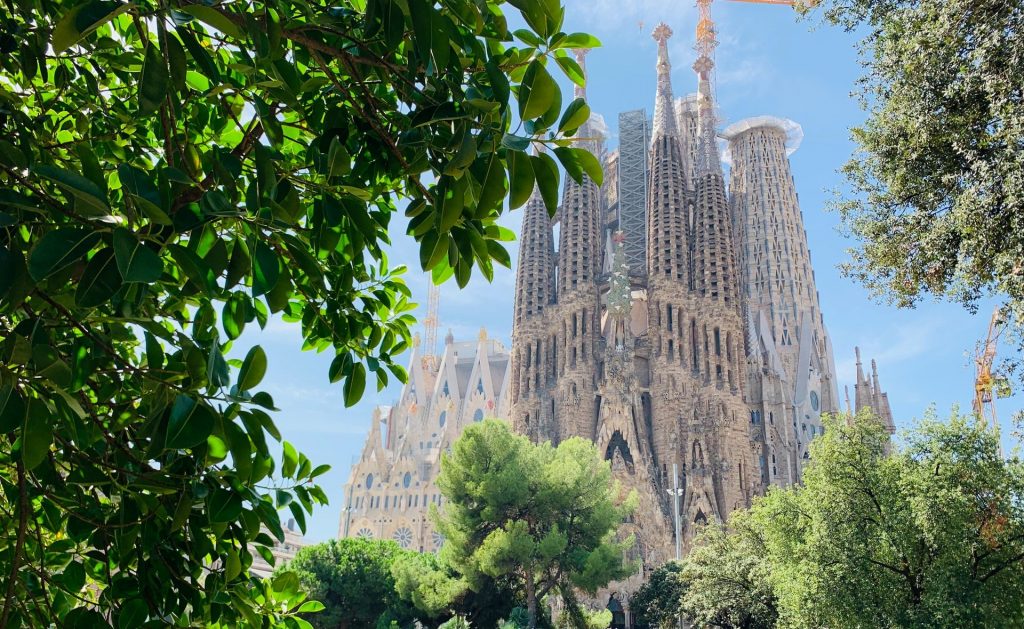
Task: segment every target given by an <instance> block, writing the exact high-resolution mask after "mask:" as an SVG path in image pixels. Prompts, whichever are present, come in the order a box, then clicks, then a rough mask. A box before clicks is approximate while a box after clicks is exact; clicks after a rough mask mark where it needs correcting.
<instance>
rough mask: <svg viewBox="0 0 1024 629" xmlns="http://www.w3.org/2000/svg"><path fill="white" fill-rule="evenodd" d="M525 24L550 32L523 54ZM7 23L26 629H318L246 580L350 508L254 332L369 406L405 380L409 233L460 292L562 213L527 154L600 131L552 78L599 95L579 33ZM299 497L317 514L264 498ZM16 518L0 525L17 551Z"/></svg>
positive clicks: (4, 455) (176, 22)
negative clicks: (524, 235) (333, 491)
mask: <svg viewBox="0 0 1024 629" xmlns="http://www.w3.org/2000/svg"><path fill="white" fill-rule="evenodd" d="M503 11H518V12H520V13H521V14H522V15H523V16H524V17H525V19H526V22H527V24H528V25H530V26H529V29H528V30H526V31H521V32H520V33H518V40H513V39H512V37H511V35H510V34H509V33H508V27H507V23H508V19H509V17H511V16H508V17H506V16H505V15H504V14H503V13H502V12H503ZM9 13H10V14H9V15H8V16H6V19H7V22H5V23H4V31H5V32H9V33H11V37H9V38H8V39H11V40H12V41H14V42H15V44H14V45H15V48H14V49H12V51H10V52H11V54H5V55H0V73H2V75H3V78H4V81H3V84H4V85H5V86H6V88H7V92H5V93H6V97H5V100H4V106H3V115H2V116H0V138H2V139H0V357H2V358H3V360H2V361H0V362H2V368H0V432H2V433H3V434H4V435H5V437H6V438H5V439H4V440H2V441H3V442H4V443H6V444H7V449H6V450H3V451H2V452H0V485H2V486H3V487H7V488H11V487H18V486H19V484H20V483H21V481H19V478H18V473H19V472H18V462H19V461H21V462H22V463H24V467H25V468H26V475H25V477H24V479H22V481H23V484H24V487H25V488H26V490H25V495H26V496H27V497H28V498H29V504H30V509H31V513H29V519H28V520H27V521H28V522H31V523H32V525H33V526H34V527H35V526H38V528H39V530H38V531H27V533H29V534H28V535H26V536H25V540H26V541H25V550H24V556H25V557H32V558H45V561H46V562H49V563H48V564H47V565H45V566H43V565H40V568H39V570H40V571H39V572H38V574H39V577H41V578H37V577H36V576H34V575H36V572H32V571H25V570H21V571H19V576H18V578H17V579H16V580H15V581H14V582H13V588H14V592H15V596H14V597H13V599H12V600H16V601H17V605H16V606H15V607H14V608H13V609H14V613H15V614H20V613H21V612H20V611H19V610H28V611H27V612H26V613H29V614H31V617H32V619H33V622H37V623H44V624H45V623H52V624H54V625H57V626H85V624H88V623H90V622H92V623H105V624H113V625H114V626H140V625H143V624H145V623H149V624H153V623H154V622H156V621H153V620H149V619H150V618H159V619H160V620H159V622H161V623H164V624H175V625H182V626H184V625H202V626H208V627H215V628H219V627H250V628H254V627H257V626H259V627H261V628H262V627H274V628H275V629H277V628H278V627H282V626H285V625H287V626H288V627H295V626H300V627H301V626H305V625H304V624H303V623H304V622H305V621H300V620H299V619H297V618H296V617H295V613H296V612H295V610H296V609H298V608H299V606H300V605H301V604H302V602H303V598H302V596H301V595H300V594H297V593H296V592H294V591H291V590H292V586H293V585H295V584H294V583H293V580H289V579H275V581H274V583H273V584H266V583H256V582H251V581H248V575H247V567H248V566H249V565H250V564H251V561H252V555H253V554H254V553H263V554H269V550H268V549H267V544H269V543H272V542H271V540H270V538H269V537H268V536H267V535H266V534H265V533H264V534H261V533H260V531H261V530H267V531H270V532H271V535H274V536H277V537H283V535H284V533H283V530H282V527H281V517H282V516H281V514H280V513H279V512H278V509H277V508H278V507H281V508H282V509H284V508H286V509H288V511H286V513H290V517H293V518H294V519H295V520H296V522H298V523H299V526H300V527H304V526H305V524H306V521H307V519H308V514H309V513H311V511H312V510H313V509H314V508H315V507H316V506H317V505H321V504H324V503H326V501H327V498H326V494H325V493H324V492H323V490H322V489H321V488H320V487H318V486H317V485H316V484H315V482H316V481H315V480H314V478H315V477H317V476H319V475H320V474H323V473H324V471H325V469H326V467H325V466H323V465H315V464H314V463H313V462H312V461H310V460H309V459H308V458H307V457H305V456H304V455H303V454H302V453H300V452H298V451H297V450H296V449H295V448H294V447H293V446H290V445H289V446H287V447H286V448H285V452H284V454H283V459H282V458H280V457H279V455H278V452H277V451H276V450H275V449H274V448H273V447H272V446H273V443H272V442H273V441H278V442H280V441H282V434H281V432H280V431H279V430H278V428H277V426H276V425H275V424H274V421H273V418H272V416H271V413H273V412H275V411H276V410H277V409H276V408H275V402H274V398H273V396H272V389H273V383H272V382H271V381H269V380H268V377H269V376H268V374H269V373H271V370H270V366H269V364H268V362H269V361H268V358H269V357H268V355H267V354H266V353H265V352H264V351H263V349H261V348H260V347H258V346H256V347H254V346H253V344H252V343H243V341H246V340H248V339H249V336H248V335H247V334H245V333H247V332H248V333H249V334H255V333H256V331H257V330H256V328H257V327H260V328H262V327H265V326H267V325H268V324H269V323H270V321H271V317H272V316H274V315H276V316H277V317H278V319H275V322H283V323H285V324H287V325H292V326H294V328H295V330H296V331H298V332H299V333H300V335H301V344H302V345H301V346H302V347H303V348H304V349H308V350H313V351H330V352H332V354H333V355H334V356H336V359H335V360H334V361H333V362H332V364H331V366H330V368H329V370H328V374H327V375H328V377H329V379H330V380H331V381H332V382H334V383H337V386H338V387H339V388H340V389H341V393H342V395H343V398H344V400H345V404H346V405H348V406H351V405H354V404H356V403H357V402H358V401H359V400H360V399H362V398H363V396H365V395H366V393H367V387H368V384H367V380H368V379H369V380H371V382H372V384H373V385H375V386H376V387H377V389H378V390H383V389H384V388H385V387H387V386H388V385H389V383H393V382H394V380H396V379H397V380H400V381H404V380H405V379H406V378H407V373H406V371H405V369H404V368H402V367H401V365H400V364H397V363H396V361H398V362H401V361H403V360H404V359H405V358H404V355H403V353H404V352H406V351H407V349H408V347H409V345H410V344H411V339H410V327H411V326H413V325H414V323H415V322H414V320H413V319H412V317H411V316H410V311H411V310H412V308H413V306H412V305H411V303H410V301H411V300H412V295H411V292H410V291H409V289H408V287H407V286H405V284H404V283H403V282H402V277H401V275H402V273H403V272H404V269H403V268H401V267H391V266H390V265H389V263H388V260H387V251H388V248H389V246H390V245H391V244H392V243H395V239H396V238H398V237H399V236H397V235H396V233H395V226H394V223H393V222H392V221H393V218H392V217H393V214H394V213H395V212H396V211H398V209H399V208H405V209H406V213H407V214H408V216H409V218H410V224H409V232H410V237H411V239H415V241H416V242H417V245H418V246H419V248H420V262H421V264H422V266H423V267H424V269H426V270H429V271H430V273H431V277H432V278H434V279H436V280H437V281H446V280H447V279H449V278H454V279H455V281H456V283H458V284H459V285H460V286H464V285H466V284H467V283H468V282H469V281H470V279H471V277H472V275H473V274H474V273H475V272H479V273H480V274H481V275H482V276H483V277H484V278H488V279H489V278H491V277H493V272H494V266H495V265H496V264H500V265H504V266H510V265H511V259H510V257H509V254H508V251H507V250H506V248H505V247H504V246H502V244H500V242H507V241H509V240H512V239H513V238H514V234H512V232H511V231H510V230H508V229H506V228H503V227H500V226H499V225H498V224H497V222H498V221H499V220H500V218H501V214H502V212H503V211H504V210H505V198H506V197H511V198H510V201H511V204H512V206H513V207H517V206H520V205H522V204H523V203H524V202H525V200H526V199H527V198H528V197H529V195H530V194H531V191H532V188H533V186H534V185H535V184H536V185H537V186H538V187H539V189H540V191H541V194H542V196H543V198H544V200H545V201H546V202H551V203H553V202H554V201H553V200H556V199H555V197H556V196H557V189H558V178H559V173H558V169H557V167H556V164H555V162H554V160H553V159H552V157H550V156H546V157H531V156H529V155H527V154H526V153H527V151H528V150H529V149H530V146H531V144H532V145H540V144H546V145H548V146H549V147H550V146H568V145H570V143H571V138H570V137H569V136H570V135H571V132H572V131H573V129H572V128H571V127H572V125H575V124H577V119H578V118H579V116H580V115H581V114H579V111H580V110H581V109H582V106H581V105H578V104H576V105H571V106H570V107H569V110H570V111H568V112H563V111H562V106H561V104H562V97H561V92H560V91H559V89H558V86H557V85H556V84H555V82H554V79H553V78H552V77H551V74H549V72H557V71H558V70H552V68H555V67H556V63H558V64H560V67H561V71H562V72H567V68H568V71H569V74H570V75H571V74H572V72H571V71H572V70H573V66H572V64H566V62H565V61H558V60H559V59H567V58H568V53H567V50H566V46H567V45H568V43H572V42H571V41H569V42H568V43H567V38H568V37H569V36H566V35H565V34H564V33H561V32H560V30H561V24H562V17H563V15H562V14H563V10H562V8H561V6H560V5H559V4H558V2H556V1H554V0H516V3H515V4H514V5H499V4H497V3H495V2H493V1H492V0H484V1H483V2H469V1H467V0H452V1H451V2H446V3H445V4H444V6H443V8H442V7H439V6H436V5H434V4H432V3H430V2H427V1H426V0H409V1H406V2H401V3H395V2H389V1H387V0H373V1H372V2H367V3H363V2H357V3H355V4H354V5H352V6H351V7H349V8H348V9H343V10H331V11H324V10H323V7H319V6H313V5H309V4H308V3H303V2H300V3H299V4H298V5H294V6H292V5H289V6H287V7H285V6H283V5H277V4H274V3H273V2H271V3H270V4H268V5H265V6H264V5H259V6H258V7H257V6H251V5H244V4H236V3H223V2H221V3H217V2H213V3H208V2H200V3H196V2H186V3H171V5H166V4H165V5H159V6H158V5H152V6H150V5H148V4H147V5H141V4H136V3H116V2H106V1H104V0H93V1H89V2H84V3H82V4H80V5H77V6H73V7H70V8H69V5H67V4H66V3H63V4H62V3H51V4H50V5H40V6H39V7H35V8H34V9H33V10H32V11H14V12H13V13H11V12H9ZM310 16H316V19H315V20H313V19H312V17H310ZM311 29H312V30H311ZM531 33H532V34H531ZM0 39H3V38H2V37H0ZM516 41H518V42H522V44H520V43H516ZM353 42H361V43H359V44H358V45H354V43H353ZM576 43H592V42H583V41H582V40H581V41H580V42H576ZM572 78H573V79H574V80H579V78H580V77H579V76H572ZM524 81H525V85H523V83H524ZM517 112H518V113H520V114H522V113H526V114H528V115H529V117H527V118H524V117H523V116H519V115H517ZM559 121H561V123H562V124H557V123H559ZM556 124H557V126H556ZM576 161H577V162H579V163H580V168H584V166H583V161H582V158H580V159H577V160H576ZM584 170H585V169H584ZM552 209H553V205H552ZM395 244H397V243H395ZM240 343H242V344H241V345H240ZM30 419H31V421H29V420H30ZM0 450H2V448H0ZM4 461H6V463H5V462H4ZM282 477H288V478H289V482H291V483H293V486H286V487H277V488H275V489H267V488H268V487H269V486H271V485H276V484H278V482H279V481H280V480H281V479H282ZM8 493H10V492H8ZM8 497H10V496H8ZM16 516H17V512H16V511H7V512H4V511H3V510H0V547H4V548H13V547H14V545H15V542H16V540H17V537H18V534H19V530H18V529H19V526H18V519H17V517H16ZM37 533H38V534H37ZM40 540H42V541H40ZM50 540H57V545H55V546H53V547H49V548H46V547H44V546H46V545H47V544H49V543H50ZM62 545H63V546H62ZM106 566H116V567H117V569H116V570H114V571H108V570H106V569H105V567H106ZM211 566H213V568H211ZM44 574H45V575H46V576H44ZM33 579H34V580H33ZM125 584H130V585H128V586H125ZM296 587H297V586H296ZM275 588H277V589H275ZM81 591H89V592H92V591H96V592H102V593H103V596H102V597H100V599H98V602H97V604H98V605H99V606H100V609H97V610H93V609H89V608H87V607H84V606H82V607H74V605H76V604H78V603H76V602H69V601H79V600H80V593H81ZM140 601H145V606H143V605H141V604H140ZM55 602H56V604H54V603H55ZM4 604H5V603H3V602H2V601H0V606H2V605H4ZM315 607H316V605H309V606H307V607H305V608H304V610H305V611H304V613H306V612H310V611H312V609H313V608H315ZM0 613H2V611H0ZM12 618H14V621H12V622H9V623H8V624H17V622H21V623H22V624H25V620H24V619H23V618H20V617H13V616H12ZM83 623H84V624H83Z"/></svg>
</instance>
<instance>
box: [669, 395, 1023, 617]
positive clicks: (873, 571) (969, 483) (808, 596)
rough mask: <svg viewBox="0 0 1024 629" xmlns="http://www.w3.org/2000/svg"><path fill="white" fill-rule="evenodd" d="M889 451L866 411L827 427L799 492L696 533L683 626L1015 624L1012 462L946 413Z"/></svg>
mask: <svg viewBox="0 0 1024 629" xmlns="http://www.w3.org/2000/svg"><path fill="white" fill-rule="evenodd" d="M889 447H890V445H889V437H888V434H887V433H886V431H885V429H884V427H883V426H882V425H881V424H880V423H879V422H877V420H875V419H874V418H873V417H871V416H869V415H861V416H859V417H857V418H856V419H855V420H854V421H852V422H851V423H849V424H848V423H847V422H846V421H845V420H842V419H840V420H836V419H831V420H829V421H828V422H827V430H826V432H825V434H824V436H822V437H819V438H817V439H815V440H814V441H813V442H812V444H811V462H810V464H809V465H808V466H807V468H806V472H805V475H804V484H803V485H802V486H799V487H793V488H787V489H773V490H772V491H770V492H769V493H768V495H767V496H765V497H764V498H762V499H760V500H759V501H757V502H755V504H754V506H753V507H752V508H751V509H750V510H747V511H741V512H735V513H734V514H733V515H732V516H730V520H729V525H728V526H729V528H728V531H724V530H722V529H720V528H717V527H712V528H709V529H707V530H706V531H704V532H703V533H702V534H701V535H700V537H699V539H698V541H697V543H696V545H695V547H694V549H693V550H692V551H691V553H690V554H689V556H688V557H687V558H686V559H685V561H684V565H683V571H682V574H683V578H684V580H685V586H686V587H685V594H684V595H683V597H682V607H683V609H684V611H685V613H686V615H687V616H688V617H690V618H691V619H692V620H693V621H694V626H698V627H771V626H776V625H777V626H781V627H800V628H808V629H810V628H814V627H949V628H950V629H952V628H961V627H979V628H981V627H1008V626H1020V625H1021V624H1022V623H1024V463H1022V462H1021V460H1020V459H1019V458H1018V457H1017V456H1016V455H1014V456H1013V457H1012V458H1011V459H1009V460H1003V459H1002V458H1001V457H1000V455H999V450H998V444H997V440H996V438H995V437H994V436H993V434H992V433H991V431H988V430H986V429H985V428H984V427H982V426H980V425H979V424H978V423H977V422H975V421H974V420H973V419H966V418H963V417H960V416H958V415H956V413H954V415H953V417H952V418H951V419H950V420H949V421H948V422H940V421H938V420H936V419H935V418H934V417H932V416H931V415H930V416H929V417H928V418H926V419H925V420H923V421H922V422H920V424H918V425H917V426H916V427H915V428H914V429H913V430H911V431H910V432H909V433H908V434H907V435H906V437H905V443H904V445H903V447H902V448H901V449H900V450H899V451H898V452H895V453H892V454H889V453H887V450H888V449H889Z"/></svg>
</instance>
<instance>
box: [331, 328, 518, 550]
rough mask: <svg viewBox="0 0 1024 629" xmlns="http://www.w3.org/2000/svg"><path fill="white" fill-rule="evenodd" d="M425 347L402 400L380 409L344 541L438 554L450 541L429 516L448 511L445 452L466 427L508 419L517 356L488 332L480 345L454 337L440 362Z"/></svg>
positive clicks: (349, 506) (349, 495)
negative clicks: (441, 485) (441, 483)
mask: <svg viewBox="0 0 1024 629" xmlns="http://www.w3.org/2000/svg"><path fill="white" fill-rule="evenodd" d="M429 352H430V348H426V352H423V351H421V347H420V346H419V343H418V341H417V342H416V343H415V346H414V348H413V352H412V356H411V358H410V361H409V379H408V382H406V384H405V385H404V386H403V387H402V392H401V394H400V396H399V398H398V401H397V402H396V403H395V404H394V405H392V406H390V407H378V408H376V409H374V411H373V421H372V424H371V426H370V433H369V435H367V438H366V443H365V445H364V446H363V451H362V454H361V455H360V457H359V459H358V460H357V461H355V462H354V464H353V465H352V469H351V472H350V475H349V480H348V482H347V483H346V484H345V498H344V500H345V502H344V506H343V507H342V512H341V521H340V523H339V526H338V537H339V538H345V537H368V538H373V539H392V540H394V541H396V542H398V544H399V545H400V546H401V547H402V548H407V549H411V550H417V551H421V552H431V551H436V550H437V549H438V548H439V547H440V545H441V543H442V542H443V541H444V540H443V539H442V537H441V535H440V534H439V533H437V532H436V531H435V530H434V527H433V524H432V523H431V522H430V518H429V516H428V514H429V511H430V505H431V504H437V505H439V506H442V505H443V503H444V499H443V498H442V496H441V492H440V490H439V489H438V488H437V484H436V481H437V476H438V473H439V472H440V460H441V453H442V452H446V451H450V448H451V444H452V442H453V441H455V440H456V439H458V437H459V435H461V434H462V431H463V430H464V429H465V427H466V426H468V425H470V424H471V423H474V422H479V421H482V420H483V419H484V417H508V399H507V396H506V391H507V389H508V378H509V370H508V364H509V353H508V350H507V349H506V348H505V346H504V345H502V344H501V342H499V341H497V340H496V339H493V338H490V337H488V335H487V332H486V331H485V330H483V329H481V330H480V335H479V337H478V338H477V340H476V341H464V342H456V341H455V339H454V338H453V337H452V335H451V333H450V332H449V334H448V337H447V338H446V339H445V344H444V351H443V353H442V354H441V355H440V356H439V357H438V356H434V355H432V354H431V353H429Z"/></svg>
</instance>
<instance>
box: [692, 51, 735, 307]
mask: <svg viewBox="0 0 1024 629" xmlns="http://www.w3.org/2000/svg"><path fill="white" fill-rule="evenodd" d="M714 67H715V64H714V62H713V61H712V60H711V57H710V56H708V55H706V54H702V55H701V56H700V57H699V58H698V59H697V62H696V63H694V64H693V69H694V71H695V72H696V73H697V77H698V99H699V101H698V118H699V128H698V130H697V166H696V169H695V171H694V173H695V174H694V187H695V189H696V192H697V204H696V208H695V210H694V221H693V234H694V251H695V257H696V259H695V261H694V275H695V277H694V288H695V289H696V290H697V291H699V292H700V294H702V295H705V296H709V297H711V298H712V299H716V300H718V299H720V300H722V301H725V302H731V303H738V302H739V284H738V282H737V278H736V259H735V253H734V251H733V237H732V218H731V216H730V215H729V204H728V201H727V200H726V197H725V179H724V177H723V176H722V164H721V159H720V158H719V155H718V144H717V142H718V140H717V138H716V132H715V104H714V100H713V97H712V94H711V71H712V69H713V68H714Z"/></svg>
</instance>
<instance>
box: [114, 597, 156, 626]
mask: <svg viewBox="0 0 1024 629" xmlns="http://www.w3.org/2000/svg"><path fill="white" fill-rule="evenodd" d="M147 618H149V608H148V607H147V606H146V601H144V600H142V599H141V598H133V599H129V600H127V601H125V603H124V604H123V605H122V606H121V613H120V614H118V617H117V626H118V629H134V628H135V627H141V626H142V625H143V624H145V622H146V619H147Z"/></svg>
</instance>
